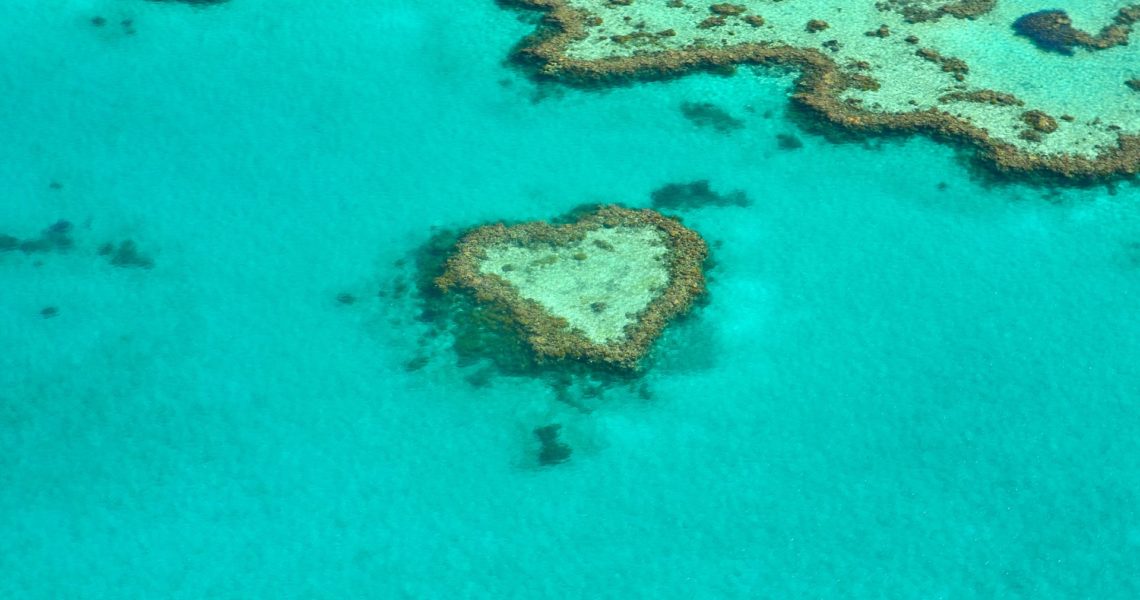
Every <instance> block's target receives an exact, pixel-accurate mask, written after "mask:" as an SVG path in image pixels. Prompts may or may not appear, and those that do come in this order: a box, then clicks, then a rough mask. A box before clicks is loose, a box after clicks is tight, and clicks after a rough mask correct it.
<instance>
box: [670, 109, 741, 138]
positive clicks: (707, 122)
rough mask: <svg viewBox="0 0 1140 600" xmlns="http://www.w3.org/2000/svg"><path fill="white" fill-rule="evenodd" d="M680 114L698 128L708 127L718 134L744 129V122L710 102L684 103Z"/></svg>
mask: <svg viewBox="0 0 1140 600" xmlns="http://www.w3.org/2000/svg"><path fill="white" fill-rule="evenodd" d="M681 114H682V115H684V116H685V118H686V119H688V120H690V121H692V122H693V124H694V125H696V126H698V127H710V128H712V129H714V130H716V131H717V132H719V133H725V134H728V133H732V132H733V131H736V130H738V129H742V128H743V127H744V121H742V120H740V119H738V118H736V117H734V116H732V115H731V114H729V113H728V111H726V110H724V109H723V108H721V107H719V106H717V105H715V104H712V103H711V102H684V103H682V104H681Z"/></svg>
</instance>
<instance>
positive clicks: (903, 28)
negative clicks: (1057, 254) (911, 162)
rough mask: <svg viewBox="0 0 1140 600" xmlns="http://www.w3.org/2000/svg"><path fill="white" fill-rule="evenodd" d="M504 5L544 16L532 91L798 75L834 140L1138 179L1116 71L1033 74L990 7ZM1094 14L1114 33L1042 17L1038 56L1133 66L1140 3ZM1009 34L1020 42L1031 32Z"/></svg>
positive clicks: (588, 0) (933, 1)
mask: <svg viewBox="0 0 1140 600" xmlns="http://www.w3.org/2000/svg"><path fill="white" fill-rule="evenodd" d="M499 1H500V3H502V4H504V5H509V6H514V7H520V8H525V9H534V10H539V11H542V13H543V15H542V18H541V20H540V24H539V29H538V31H536V32H535V33H534V34H533V35H531V36H530V37H528V38H527V39H526V40H525V41H524V42H523V43H522V44H521V45H520V46H519V48H518V49H517V51H516V58H517V59H518V61H519V62H520V63H521V64H523V65H525V66H527V68H529V69H530V70H531V72H532V73H533V74H534V76H535V77H537V78H543V79H553V80H557V81H560V82H563V83H567V84H571V85H580V86H587V87H593V86H605V85H612V84H618V83H624V82H631V81H635V80H647V79H662V78H669V77H675V76H680V75H684V74H687V73H691V72H694V71H710V72H720V73H726V72H731V71H733V70H734V69H735V68H736V67H738V66H742V65H751V66H782V67H791V68H794V69H797V70H798V71H799V72H800V75H799V77H798V79H797V80H796V83H795V89H794V93H793V94H792V101H793V103H794V104H795V105H796V107H797V108H799V109H801V110H802V111H804V112H806V113H807V114H809V115H811V116H812V117H813V118H814V120H816V121H817V123H819V124H822V125H825V126H827V127H830V128H835V129H838V130H842V131H845V132H847V133H855V134H858V135H881V134H887V133H922V134H927V135H930V136H932V137H935V138H937V139H943V140H950V141H954V142H958V143H961V144H963V145H966V146H968V147H970V148H972V149H974V150H975V154H976V156H977V157H978V158H979V159H981V162H982V163H983V164H986V165H988V166H990V167H993V168H996V169H997V170H999V171H1001V172H1005V173H1012V174H1017V175H1030V176H1032V175H1040V176H1046V177H1050V178H1060V179H1062V180H1068V181H1095V180H1101V179H1109V178H1114V177H1119V176H1129V175H1133V174H1135V173H1137V172H1138V171H1140V105H1137V104H1136V103H1135V102H1134V101H1133V102H1127V101H1122V100H1120V95H1121V94H1123V95H1124V97H1125V98H1131V96H1130V94H1128V93H1127V92H1128V89H1127V88H1126V87H1125V86H1123V85H1122V84H1121V81H1120V77H1119V71H1120V68H1119V64H1120V57H1119V56H1117V57H1116V59H1115V60H1117V62H1116V63H1112V62H1105V63H1104V64H1103V65H1102V63H1101V62H1099V58H1100V57H1102V56H1105V55H1107V54H1108V53H1107V52H1106V53H1098V54H1097V55H1096V56H1097V59H1098V60H1096V61H1085V62H1082V63H1081V64H1079V65H1078V64H1075V63H1073V64H1071V66H1070V65H1064V66H1059V65H1057V64H1056V63H1048V62H1046V61H1042V60H1040V59H1038V58H1037V57H1034V56H1032V54H1031V53H1034V52H1036V53H1038V54H1040V53H1041V52H1042V50H1041V49H1039V48H1038V47H1036V46H1034V45H1033V44H1028V43H1026V44H1022V45H1019V44H1018V43H1017V40H1018V39H1021V38H1019V37H1016V36H1015V35H1014V33H1015V32H1014V28H1013V25H1014V22H1015V21H1017V17H1018V15H1009V14H1006V13H1002V12H1001V11H1000V10H998V9H996V8H995V7H996V6H997V4H998V3H997V2H995V1H994V0H957V1H947V0H941V1H939V0H884V1H880V2H870V1H868V2H866V3H864V4H857V3H823V4H821V3H814V2H796V1H779V0H739V1H738V2H732V3H705V2H692V1H691V0H685V1H682V0H668V1H666V0H661V1H656V0H653V1H650V0H620V1H618V0H499ZM1097 1H1098V2H1101V3H1103V4H1105V7H1104V11H1103V12H1104V14H1105V17H1106V18H1108V19H1110V20H1111V21H1112V23H1111V24H1110V25H1108V26H1106V27H1105V28H1104V29H1102V30H1101V32H1100V33H1099V34H1097V35H1096V36H1092V35H1089V34H1083V35H1082V34H1081V32H1079V30H1076V29H1073V28H1072V26H1071V24H1068V25H1065V24H1064V23H1063V20H1062V22H1059V21H1057V20H1056V19H1057V15H1056V14H1052V12H1054V11H1046V12H1047V13H1049V14H1052V16H1050V17H1048V18H1049V19H1052V20H1051V21H1048V23H1045V24H1041V23H1038V25H1039V27H1036V28H1033V31H1035V32H1036V33H1035V36H1036V37H1034V38H1033V41H1034V43H1036V44H1038V45H1040V44H1042V43H1043V40H1044V41H1048V40H1053V42H1050V43H1053V44H1054V45H1058V47H1060V48H1068V49H1071V48H1072V47H1083V48H1096V49H1100V48H1110V47H1113V48H1114V50H1113V52H1131V53H1135V50H1134V49H1133V48H1131V47H1128V46H1126V45H1125V46H1121V44H1123V43H1124V42H1125V41H1126V40H1127V37H1128V34H1129V33H1130V32H1131V26H1132V24H1133V23H1134V22H1136V21H1137V18H1138V17H1140V5H1136V6H1132V7H1126V8H1123V9H1119V10H1118V11H1117V13H1116V15H1115V16H1112V14H1111V11H1112V10H1115V7H1113V6H1111V5H1112V3H1111V2H1109V1H1108V0H1097ZM839 4H842V6H839ZM942 17H951V18H942ZM1065 19H1067V17H1065ZM1018 22H1019V23H1020V25H1018V31H1021V32H1022V33H1023V34H1024V33H1025V32H1026V31H1028V30H1027V29H1026V23H1025V22H1024V21H1018ZM1049 23H1053V25H1049ZM1058 23H1061V24H1060V25H1058ZM995 25H997V26H995ZM958 27H976V28H977V29H978V32H979V33H978V35H990V36H992V35H994V33H993V32H995V31H1004V32H1008V35H1007V36H1005V37H1002V38H1000V39H996V40H986V41H985V42H984V43H978V40H977V39H972V38H971V37H970V36H962V35H947V30H949V29H951V28H958ZM1066 27H1067V28H1066ZM1050 36H1052V37H1050ZM1031 37H1032V36H1031ZM925 40H930V41H929V42H927V41H925ZM992 43H999V44H1007V45H1009V46H1010V47H1011V48H1012V51H1013V52H1015V53H1021V54H1019V55H1017V56H1015V57H1013V58H1019V59H1020V60H1018V61H1013V60H1010V58H1011V56H1010V54H1009V53H1003V52H993V51H992V49H989V50H988V49H987V48H989V47H991V45H992ZM1021 46H1024V48H1022V47H1021ZM1137 54H1138V55H1140V53H1137ZM1130 56H1131V55H1130ZM1062 60H1064V59H1062ZM1137 60H1140V56H1138V57H1137ZM1038 70H1039V72H1038ZM1041 81H1048V82H1049V83H1050V85H1046V86H1042V85H1039V83H1040V82H1041ZM1026 82H1029V83H1028V84H1027V83H1026ZM1058 89H1061V90H1064V89H1074V90H1081V91H1082V92H1088V93H1087V94H1066V93H1058V92H1057V90H1058ZM1050 90H1053V91H1052V93H1050ZM1027 112H1032V115H1033V117H1034V118H1029V119H1027V118H1026V117H1025V116H1024V115H1025V114H1026V113H1027ZM1039 115H1040V117H1039ZM1058 119H1059V122H1058ZM1045 122H1054V123H1056V124H1057V126H1056V127H1041V126H1040V124H1041V123H1045Z"/></svg>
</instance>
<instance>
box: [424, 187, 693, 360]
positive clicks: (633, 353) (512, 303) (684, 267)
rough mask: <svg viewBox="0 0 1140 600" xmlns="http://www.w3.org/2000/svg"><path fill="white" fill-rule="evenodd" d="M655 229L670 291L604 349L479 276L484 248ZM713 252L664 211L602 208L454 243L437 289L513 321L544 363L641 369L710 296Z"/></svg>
mask: <svg viewBox="0 0 1140 600" xmlns="http://www.w3.org/2000/svg"><path fill="white" fill-rule="evenodd" d="M620 226H627V227H655V228H657V229H658V230H659V231H661V232H662V233H663V234H664V240H665V244H666V247H667V251H666V253H665V258H664V260H665V264H666V265H667V268H668V271H669V284H668V285H667V286H666V287H665V290H664V291H662V292H661V294H660V295H659V296H657V297H656V298H655V299H654V300H653V301H652V302H650V303H649V305H648V306H647V307H646V308H645V310H643V311H642V312H641V313H640V314H638V315H637V317H636V319H635V320H634V321H633V322H632V323H631V324H629V325H627V326H626V329H625V335H624V336H623V337H622V338H620V339H618V340H614V341H611V342H609V343H605V344H599V343H594V342H591V341H590V340H588V339H587V338H586V337H585V335H583V334H582V333H581V332H579V331H576V330H573V329H571V328H569V327H568V325H567V323H566V320H565V319H562V318H560V317H557V316H554V315H551V314H550V313H549V312H547V311H546V310H545V309H544V308H542V307H541V306H540V305H539V304H538V303H537V302H535V301H534V300H530V299H527V298H523V297H522V296H521V295H519V293H518V292H517V290H516V289H515V288H514V287H513V286H512V285H510V284H509V283H508V282H507V281H506V280H505V279H503V278H502V277H499V276H498V275H494V274H485V273H481V272H480V271H479V264H480V263H481V262H482V260H483V259H484V258H485V257H486V254H485V252H486V249H487V248H488V247H491V246H493V245H499V244H512V245H523V246H528V245H536V244H551V245H561V244H568V243H572V242H575V241H580V240H582V239H583V238H584V237H585V235H586V233H588V232H589V231H593V230H596V229H601V228H612V227H620ZM707 256H708V246H707V245H706V244H705V242H704V240H703V239H702V238H701V236H700V235H698V234H697V233H696V232H695V231H692V230H691V229H688V228H686V227H684V226H683V225H681V223H680V221H678V220H676V219H674V218H670V217H666V216H664V215H662V214H660V213H658V212H655V211H652V210H648V209H642V210H633V209H627V208H622V207H620V206H603V207H600V208H598V209H597V210H595V211H593V212H589V213H585V214H584V215H582V216H581V217H580V218H579V219H578V220H577V221H574V222H572V223H568V224H563V225H551V224H549V223H545V222H533V223H524V224H521V225H515V226H513V227H507V226H505V225H503V224H502V223H497V224H493V225H486V226H483V227H479V228H476V229H474V230H473V231H471V232H469V233H468V234H467V235H465V236H464V237H463V238H462V239H460V241H459V242H458V243H457V244H456V246H455V250H454V252H453V253H452V255H451V257H450V258H449V259H448V261H447V264H446V267H445V269H444V272H443V274H442V275H441V276H440V277H439V278H438V279H436V282H435V283H436V286H438V288H439V289H440V290H441V291H443V292H444V293H449V292H451V291H453V290H456V289H463V290H466V291H468V292H470V293H471V294H473V295H474V297H475V300H476V301H477V302H479V303H483V304H489V305H492V306H495V307H497V308H499V309H501V310H503V311H504V312H505V313H506V314H508V315H509V316H510V319H511V321H512V324H513V325H514V329H515V331H516V333H517V334H518V335H519V336H520V337H521V338H522V339H524V340H525V341H526V343H527V344H528V345H529V346H530V348H531V350H532V351H533V352H534V354H535V356H536V358H538V359H539V360H555V361H559V360H567V359H570V360H579V361H585V362H587V363H591V364H595V365H600V366H609V367H616V368H619V369H623V370H637V369H638V368H639V362H640V360H641V358H642V357H643V356H644V355H645V354H646V353H647V352H648V350H649V348H650V346H652V344H653V341H654V340H656V339H657V337H658V336H659V335H660V334H661V332H662V331H663V330H664V329H665V326H666V325H667V324H668V323H669V321H670V320H672V319H673V318H675V317H677V316H679V315H681V314H683V313H685V312H687V311H688V310H689V308H690V307H691V306H692V304H693V301H694V300H695V299H696V298H697V297H699V296H701V295H702V294H704V293H705V278H704V270H703V269H704V262H705V258H706V257H707Z"/></svg>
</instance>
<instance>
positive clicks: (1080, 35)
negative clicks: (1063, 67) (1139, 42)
mask: <svg viewBox="0 0 1140 600" xmlns="http://www.w3.org/2000/svg"><path fill="white" fill-rule="evenodd" d="M1137 21H1140V5H1137V6H1134V7H1127V8H1122V9H1120V12H1118V13H1117V14H1116V17H1114V18H1113V22H1112V24H1110V25H1107V26H1105V27H1104V28H1103V29H1101V30H1100V32H1099V33H1097V34H1096V35H1095V36H1094V35H1090V34H1088V33H1086V32H1084V31H1082V30H1080V29H1077V28H1076V27H1073V20H1072V19H1071V18H1069V15H1068V13H1066V12H1065V11H1063V10H1041V11H1037V12H1034V13H1029V14H1027V15H1022V16H1021V17H1020V18H1018V19H1017V20H1016V21H1014V22H1013V29H1014V31H1016V32H1017V33H1018V35H1021V36H1024V37H1027V38H1029V39H1030V40H1032V41H1033V43H1034V44H1036V45H1037V47H1038V48H1041V49H1042V50H1047V51H1051V52H1059V53H1061V54H1066V55H1072V54H1073V49H1074V48H1078V47H1080V48H1084V49H1086V50H1104V49H1106V48H1112V47H1113V46H1120V45H1123V44H1127V43H1128V36H1129V35H1130V34H1131V33H1132V25H1133V24H1134V23H1136V22H1137Z"/></svg>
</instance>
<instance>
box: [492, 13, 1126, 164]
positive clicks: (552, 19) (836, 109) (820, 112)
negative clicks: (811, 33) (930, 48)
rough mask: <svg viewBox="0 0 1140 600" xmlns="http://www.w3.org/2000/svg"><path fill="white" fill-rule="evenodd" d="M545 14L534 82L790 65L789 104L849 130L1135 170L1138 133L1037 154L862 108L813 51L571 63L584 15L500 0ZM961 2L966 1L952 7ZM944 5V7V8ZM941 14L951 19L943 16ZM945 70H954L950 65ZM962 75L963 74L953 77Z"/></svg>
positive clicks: (950, 118) (535, 43) (968, 128)
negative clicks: (1075, 150)
mask: <svg viewBox="0 0 1140 600" xmlns="http://www.w3.org/2000/svg"><path fill="white" fill-rule="evenodd" d="M500 1H501V2H504V3H507V4H511V5H516V6H520V7H523V8H531V9H538V10H542V11H544V12H545V16H544V17H543V19H542V23H543V26H542V27H541V28H540V30H539V31H538V32H537V33H536V34H535V35H532V36H531V37H530V38H528V39H527V41H526V42H524V43H523V44H522V45H521V46H520V48H519V49H518V51H517V52H516V54H515V59H516V61H518V63H519V64H521V65H525V66H527V67H528V68H529V69H531V70H532V74H533V75H534V76H535V77H537V78H539V79H545V78H550V79H557V80H559V81H562V82H564V83H568V84H572V85H581V86H598V85H604V84H607V83H617V82H626V81H630V80H633V79H663V78H668V77H676V76H679V75H682V74H686V73H690V72H693V71H698V70H704V71H717V70H723V69H725V68H730V67H732V66H735V65H760V66H790V67H793V68H797V69H799V70H800V71H801V75H800V77H799V79H798V80H797V81H796V84H795V93H794V94H793V97H792V100H793V102H794V104H795V105H796V106H797V107H798V109H799V110H802V111H806V112H807V113H809V114H812V115H814V117H815V118H816V119H818V120H819V121H820V123H821V124H823V125H827V126H830V127H835V128H839V129H842V130H844V131H846V132H849V133H858V134H864V135H882V134H886V133H925V134H929V135H932V136H934V137H938V138H942V139H947V140H955V141H957V142H960V143H962V144H965V145H967V146H969V147H972V148H974V149H975V150H976V151H977V157H978V158H979V159H981V160H982V161H983V162H985V163H988V164H989V165H990V166H992V167H993V168H995V169H996V170H998V171H1000V172H1003V173H1020V174H1023V175H1030V174H1034V175H1041V176H1049V177H1056V178H1059V180H1065V181H1073V182H1079V181H1088V180H1097V179H1101V178H1111V177H1116V176H1121V175H1132V174H1136V173H1137V172H1138V171H1140V136H1134V135H1119V136H1118V139H1117V144H1116V146H1115V147H1111V148H1106V149H1105V150H1104V151H1102V153H1101V154H1100V155H1098V156H1096V157H1095V158H1089V157H1085V156H1080V155H1042V154H1035V153H1032V152H1028V151H1026V150H1023V149H1021V148H1018V147H1017V146H1014V145H1012V144H1010V143H1008V142H1004V141H1002V140H999V139H996V138H994V137H992V136H991V135H990V133H989V132H988V131H986V130H985V129H983V128H981V127H979V126H977V125H974V124H973V123H970V122H969V121H966V120H964V119H961V118H959V117H956V116H954V115H952V114H950V113H949V112H946V111H942V110H938V109H926V110H916V111H914V112H907V113H897V114H887V113H877V112H871V111H868V110H864V109H862V108H860V107H858V106H855V105H852V104H849V103H846V102H843V101H842V100H840V99H839V96H840V95H841V94H842V92H843V91H844V90H845V89H846V87H847V85H848V81H847V79H846V78H845V77H843V74H842V72H841V71H840V67H839V66H838V65H837V64H836V63H835V61H834V60H832V59H830V58H828V57H827V56H826V55H824V54H823V53H821V52H819V51H818V50H814V49H811V48H792V47H787V46H771V45H767V44H759V43H756V44H739V45H735V46H732V47H728V48H707V47H690V48H686V49H683V50H667V51H661V52H657V53H653V54H640V55H635V56H630V57H625V58H615V59H608V60H598V61H591V60H580V59H574V58H569V57H567V56H566V55H565V53H564V52H563V50H564V49H565V48H566V46H567V45H568V44H569V43H571V42H572V41H574V40H577V39H581V38H583V37H585V36H586V33H585V29H584V19H585V17H584V15H583V14H582V13H581V12H580V11H577V10H575V9H573V8H571V7H570V6H569V4H568V3H567V2H566V1H565V0H500ZM955 4H964V3H955ZM945 5H946V6H950V4H945ZM1129 11H1133V9H1122V10H1121V11H1120V13H1119V15H1118V17H1117V18H1118V19H1121V20H1128V21H1131V22H1136V21H1138V20H1140V15H1138V14H1135V12H1140V11H1133V12H1129ZM946 14H952V13H950V12H947V13H946ZM950 66H951V68H954V67H956V66H958V65H955V64H953V63H951V65H950ZM957 75H962V73H960V72H959V73H957Z"/></svg>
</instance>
